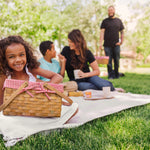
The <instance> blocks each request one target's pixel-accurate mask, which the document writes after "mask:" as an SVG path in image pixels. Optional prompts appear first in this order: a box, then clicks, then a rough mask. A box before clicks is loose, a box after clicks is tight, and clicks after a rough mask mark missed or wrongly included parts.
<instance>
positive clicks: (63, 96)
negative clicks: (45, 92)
mask: <svg viewBox="0 0 150 150" xmlns="http://www.w3.org/2000/svg"><path fill="white" fill-rule="evenodd" d="M43 86H45V87H46V88H48V89H50V90H52V91H55V92H56V94H58V95H59V96H61V97H62V98H64V99H65V100H66V101H68V103H67V102H63V101H62V104H63V105H67V106H70V105H71V104H72V103H73V101H72V100H71V99H70V98H69V97H67V96H66V95H64V94H63V93H61V92H60V91H58V90H57V89H56V88H54V87H52V86H50V85H49V84H48V83H44V85H43Z"/></svg>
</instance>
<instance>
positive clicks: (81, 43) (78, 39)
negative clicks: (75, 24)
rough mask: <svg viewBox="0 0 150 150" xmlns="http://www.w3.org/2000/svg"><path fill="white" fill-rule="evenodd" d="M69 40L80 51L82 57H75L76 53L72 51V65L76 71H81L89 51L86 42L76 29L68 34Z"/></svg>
mask: <svg viewBox="0 0 150 150" xmlns="http://www.w3.org/2000/svg"><path fill="white" fill-rule="evenodd" d="M68 39H70V40H71V41H72V42H73V43H74V44H75V46H76V49H78V50H79V52H80V56H79V57H78V58H76V57H75V51H71V65H72V66H73V68H74V69H81V70H82V68H83V65H84V63H85V59H86V58H85V54H86V50H87V45H86V41H85V39H84V37H83V35H82V33H81V31H80V30H79V29H74V30H72V31H71V32H70V33H69V34H68Z"/></svg>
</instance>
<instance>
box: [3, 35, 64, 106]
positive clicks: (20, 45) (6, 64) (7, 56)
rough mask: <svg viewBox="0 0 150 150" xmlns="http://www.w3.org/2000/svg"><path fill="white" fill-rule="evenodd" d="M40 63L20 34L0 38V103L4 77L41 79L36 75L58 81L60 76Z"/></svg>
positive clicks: (60, 78)
mask: <svg viewBox="0 0 150 150" xmlns="http://www.w3.org/2000/svg"><path fill="white" fill-rule="evenodd" d="M39 65H40V63H39V62H38V61H37V60H36V57H35V56H34V55H33V48H32V47H31V46H30V45H29V44H28V43H27V42H25V41H24V40H23V38H22V37H20V36H9V37H7V38H4V39H2V40H0V105H1V104H2V103H3V90H2V88H3V84H4V81H5V79H6V78H10V79H18V80H27V81H34V82H35V81H41V80H39V79H37V78H36V75H40V76H43V77H45V78H49V79H51V80H50V81H49V82H51V83H60V82H61V81H62V79H63V78H62V77H61V76H60V75H59V74H56V73H54V72H52V71H48V70H44V69H42V68H40V67H39Z"/></svg>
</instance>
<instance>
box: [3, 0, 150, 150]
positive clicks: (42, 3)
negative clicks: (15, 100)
mask: <svg viewBox="0 0 150 150" xmlns="http://www.w3.org/2000/svg"><path fill="white" fill-rule="evenodd" d="M109 5H114V6H115V7H116V16H117V17H119V18H120V19H122V21H123V23H124V26H125V37H124V43H123V45H122V46H121V59H120V71H122V72H124V73H125V76H124V77H122V78H120V79H118V80H113V81H112V82H113V84H114V85H115V87H122V88H124V89H125V90H126V92H131V93H136V94H148V95H150V82H149V81H150V58H149V57H150V42H149V39H150V27H149V24H150V19H149V16H150V1H149V0H142V1H140V0H126V1H125V0H105V1H104V0H83V1H81V0H0V10H1V11H0V37H1V38H4V37H6V36H8V35H21V36H22V37H23V38H24V39H25V40H26V41H28V42H29V43H30V44H31V45H32V46H33V47H34V48H35V50H36V51H35V54H36V55H37V57H38V58H39V57H40V56H41V55H40V53H39V48H38V46H39V44H40V42H41V41H43V40H52V41H54V43H55V46H56V50H57V53H59V52H60V51H61V50H62V48H63V46H65V45H68V41H67V34H68V32H70V31H71V30H72V29H77V28H78V29H80V30H81V31H82V33H83V34H84V37H85V39H86V41H87V45H88V48H89V49H90V50H91V51H92V52H93V53H94V54H97V55H101V54H100V51H99V36H100V24H101V22H102V20H103V19H104V18H106V17H107V16H108V15H107V8H108V6H109ZM100 69H101V70H102V71H106V65H100ZM103 78H104V79H107V77H103ZM64 81H68V78H67V77H66V76H65V78H64ZM149 114H150V105H149V104H148V105H145V106H141V107H136V108H131V109H129V110H125V111H122V112H120V113H117V114H113V115H109V116H106V117H103V118H99V119H96V120H94V121H91V122H89V123H87V124H85V125H83V126H81V127H78V128H73V129H62V130H56V131H52V132H51V133H50V134H48V135H44V134H41V133H39V134H36V135H33V136H31V137H29V138H27V139H26V140H24V141H22V142H19V143H17V144H16V145H15V146H14V147H12V148H10V149H19V150H21V149H29V150H30V149H36V150H37V149H39V150H42V149H65V150H66V149H82V150H84V149H85V150H87V149H96V150H97V149H102V150H103V149H110V150H112V149H117V150H118V149H129V150H137V149H140V150H143V149H144V150H149V149H150V144H149V143H150V116H149ZM0 149H7V148H5V146H4V141H3V137H2V135H0ZM8 149H9V148H8Z"/></svg>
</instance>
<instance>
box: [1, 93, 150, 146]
mask: <svg viewBox="0 0 150 150" xmlns="http://www.w3.org/2000/svg"><path fill="white" fill-rule="evenodd" d="M113 96H114V98H113V99H103V100H84V98H83V97H70V98H71V99H72V100H73V101H74V103H73V105H72V106H69V107H68V106H62V112H61V113H62V114H61V117H60V118H37V117H19V116H4V115H3V114H2V112H0V134H2V135H3V139H4V141H5V146H6V147H7V146H13V145H15V144H16V143H17V142H18V141H21V140H24V139H25V138H27V137H28V136H30V135H32V134H35V133H38V132H41V131H50V130H52V129H58V128H73V127H77V126H80V125H83V124H85V123H86V122H89V121H91V120H93V119H96V118H99V117H103V116H106V115H109V114H113V113H116V112H119V111H121V110H125V109H128V108H131V107H135V106H140V105H144V104H148V103H150V95H139V94H131V93H118V92H113ZM77 108H79V110H78V112H77V114H76V115H75V116H73V117H72V118H71V119H70V120H69V121H68V122H67V123H66V121H67V120H68V118H70V117H71V116H72V114H74V112H75V111H76V110H77Z"/></svg>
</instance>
